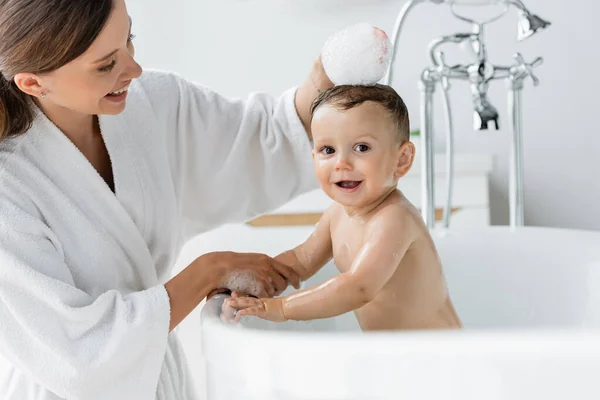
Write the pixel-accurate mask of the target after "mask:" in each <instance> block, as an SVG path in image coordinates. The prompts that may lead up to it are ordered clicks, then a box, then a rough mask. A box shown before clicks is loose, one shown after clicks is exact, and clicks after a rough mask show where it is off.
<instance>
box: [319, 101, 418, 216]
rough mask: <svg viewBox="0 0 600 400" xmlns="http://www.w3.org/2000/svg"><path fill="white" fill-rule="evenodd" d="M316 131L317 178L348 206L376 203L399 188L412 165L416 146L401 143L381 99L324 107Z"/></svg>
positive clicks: (326, 188) (338, 199)
mask: <svg viewBox="0 0 600 400" xmlns="http://www.w3.org/2000/svg"><path fill="white" fill-rule="evenodd" d="M311 130H312V134H313V141H314V148H313V160H314V165H315V172H316V176H317V179H318V180H319V183H320V185H321V188H322V189H323V191H324V192H325V193H326V194H327V195H328V196H329V197H330V198H332V199H333V200H334V201H336V202H338V203H340V204H342V205H343V206H346V207H352V208H361V207H366V206H368V205H369V204H372V203H374V202H377V201H378V200H379V199H381V197H382V196H385V195H387V194H388V193H389V192H390V190H393V189H395V188H396V186H397V184H398V179H399V178H400V176H402V175H403V174H404V173H406V172H407V171H408V169H409V168H410V164H412V155H413V154H414V145H413V144H412V143H410V142H407V143H405V144H404V145H402V146H400V143H399V142H398V140H397V139H396V137H395V135H396V129H395V126H394V123H393V121H392V119H391V117H390V116H389V115H388V113H387V112H386V111H385V110H384V109H383V108H382V107H381V106H379V105H378V104H376V103H373V102H365V103H362V104H361V105H359V106H357V107H354V108H351V109H349V110H345V111H343V110H338V109H336V108H335V107H333V106H329V105H325V106H322V107H320V108H319V109H317V111H316V113H315V115H314V117H313V121H312V125H311ZM407 152H408V153H410V157H409V160H408V159H407V158H406V154H407ZM407 163H408V165H407Z"/></svg>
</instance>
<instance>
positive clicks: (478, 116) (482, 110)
mask: <svg viewBox="0 0 600 400" xmlns="http://www.w3.org/2000/svg"><path fill="white" fill-rule="evenodd" d="M473 107H474V111H473V129H475V130H478V131H481V130H487V129H489V128H493V129H495V130H498V129H500V126H499V125H498V111H497V110H496V108H495V107H494V106H493V105H491V104H490V102H489V101H488V100H487V96H486V94H485V93H479V94H477V95H474V96H473ZM492 123H493V127H492V126H490V125H491V124H492Z"/></svg>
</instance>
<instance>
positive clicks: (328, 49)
mask: <svg viewBox="0 0 600 400" xmlns="http://www.w3.org/2000/svg"><path fill="white" fill-rule="evenodd" d="M391 53H392V44H391V42H390V39H389V38H388V36H387V35H386V33H385V32H384V31H382V30H381V29H379V28H376V27H374V26H373V25H370V24H368V23H360V24H356V25H352V26H350V27H348V28H346V29H343V30H341V31H339V32H337V33H335V34H334V35H333V36H331V37H330V38H329V39H328V40H327V42H326V43H325V45H324V46H323V50H322V52H321V62H322V63H323V68H324V69H325V73H327V76H328V77H329V79H330V80H331V82H333V83H334V84H335V85H374V84H376V83H377V82H378V81H379V80H381V79H382V78H383V77H384V75H385V74H386V72H387V70H388V68H389V66H390V63H391Z"/></svg>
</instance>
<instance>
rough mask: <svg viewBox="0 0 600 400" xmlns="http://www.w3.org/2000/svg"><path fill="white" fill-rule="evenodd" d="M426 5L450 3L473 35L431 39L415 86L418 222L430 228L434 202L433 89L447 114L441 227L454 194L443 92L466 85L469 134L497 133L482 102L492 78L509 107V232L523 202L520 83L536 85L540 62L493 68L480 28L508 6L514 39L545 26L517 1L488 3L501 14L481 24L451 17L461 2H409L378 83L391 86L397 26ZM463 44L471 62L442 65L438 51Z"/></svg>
mask: <svg viewBox="0 0 600 400" xmlns="http://www.w3.org/2000/svg"><path fill="white" fill-rule="evenodd" d="M425 2H430V3H434V4H449V5H450V8H451V11H452V13H453V14H454V16H455V17H457V18H459V19H461V20H463V21H465V22H468V23H470V24H471V25H472V32H467V33H455V34H453V35H447V36H441V37H438V38H436V39H434V40H433V41H432V42H431V44H430V45H429V53H430V58H431V61H432V63H433V65H432V66H429V67H426V68H425V69H424V70H423V72H422V73H421V79H420V82H419V87H420V90H421V136H422V139H421V142H422V145H423V149H422V150H423V151H422V157H421V163H422V171H423V174H422V185H421V204H422V206H421V212H422V215H423V219H424V220H425V223H426V224H427V226H428V227H429V228H433V227H434V226H435V208H434V207H435V202H434V199H435V197H434V182H433V179H434V163H433V109H432V104H433V93H434V91H435V87H436V85H437V84H438V83H439V84H440V85H441V87H442V90H443V98H442V100H443V105H444V109H445V114H446V127H447V131H446V135H447V138H446V154H447V156H446V162H447V179H446V194H447V196H446V203H445V206H444V217H443V224H444V226H445V227H448V226H449V225H450V213H451V206H452V190H453V179H454V173H453V172H454V171H453V162H454V160H453V158H454V132H453V124H452V113H451V110H450V101H449V95H448V91H449V88H450V80H452V79H458V80H465V81H468V82H469V85H470V88H471V96H472V100H473V128H474V130H487V129H495V130H497V129H499V128H500V126H499V116H498V111H497V110H496V108H495V107H494V106H493V105H492V104H491V103H490V101H489V100H488V98H487V91H488V87H489V83H490V82H491V81H492V80H496V79H506V80H507V82H508V91H509V96H508V105H509V107H508V108H509V116H510V119H511V125H510V128H511V131H512V150H511V155H510V161H511V163H510V164H511V167H510V225H511V226H512V227H516V226H522V225H523V224H524V207H523V204H524V201H523V153H522V128H521V126H522V121H521V120H522V116H521V114H522V112H521V110H522V106H521V92H522V89H523V81H524V80H525V79H526V78H527V77H531V78H532V80H533V83H534V85H538V84H539V80H538V79H537V77H536V76H535V75H534V73H533V68H534V67H537V66H539V65H540V64H541V63H542V58H541V57H538V58H537V59H535V60H534V61H533V62H532V63H527V62H525V60H524V59H523V57H522V56H521V54H519V53H516V54H515V55H514V59H515V62H514V64H513V65H510V66H500V65H493V64H492V63H490V62H489V60H488V57H487V49H486V45H485V41H484V26H485V25H486V24H488V23H490V22H492V21H495V20H497V19H498V18H500V17H502V16H503V15H504V14H505V13H506V12H507V11H508V8H509V6H511V5H512V6H515V7H517V8H518V9H519V11H520V14H521V18H520V19H519V23H518V31H517V39H518V40H523V39H525V38H528V37H529V36H531V35H532V34H533V33H535V32H536V31H538V30H539V29H542V28H545V27H547V26H548V25H549V24H550V23H549V22H547V21H545V20H543V19H541V18H540V17H538V16H537V15H534V14H532V13H531V12H529V10H528V9H527V8H526V7H525V5H524V4H523V2H522V1H520V0H489V1H487V3H490V4H493V5H501V6H502V7H503V10H502V12H501V13H499V14H498V15H495V16H493V17H492V18H489V19H487V20H486V21H475V20H473V19H472V18H467V17H466V16H463V15H460V14H458V13H457V12H456V10H455V8H454V6H455V5H456V4H457V3H460V2H459V1H457V0H411V1H408V2H407V3H406V4H405V5H404V7H403V8H402V10H401V11H400V14H399V15H398V18H397V19H396V24H395V27H394V33H393V34H392V37H391V39H392V44H393V46H392V62H391V65H390V68H389V70H388V73H387V74H386V76H385V77H384V79H383V83H384V84H387V85H391V82H392V77H393V69H392V67H393V65H394V59H395V53H396V49H397V47H398V37H399V36H400V31H401V29H402V25H403V24H404V21H405V19H406V17H407V15H408V12H409V11H410V10H411V9H412V8H413V7H414V6H415V5H416V4H419V3H425ZM463 42H468V44H469V45H470V47H471V49H472V50H473V53H474V61H473V62H472V63H470V64H467V65H460V64H459V65H453V66H450V65H448V64H446V62H445V57H444V53H443V52H442V51H439V48H440V47H441V46H442V45H444V44H448V43H454V44H461V43H463Z"/></svg>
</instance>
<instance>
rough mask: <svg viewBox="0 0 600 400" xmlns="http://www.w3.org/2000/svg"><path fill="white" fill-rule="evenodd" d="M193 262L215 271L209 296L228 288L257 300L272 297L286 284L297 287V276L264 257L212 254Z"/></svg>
mask: <svg viewBox="0 0 600 400" xmlns="http://www.w3.org/2000/svg"><path fill="white" fill-rule="evenodd" d="M195 262H197V263H199V265H201V266H202V267H201V268H209V269H211V270H212V271H214V273H215V275H214V283H213V285H214V286H213V288H215V289H216V290H213V291H212V292H211V294H216V293H218V292H219V291H220V289H228V290H230V291H238V292H241V293H244V294H250V295H253V296H256V297H273V296H276V295H278V294H280V293H282V292H283V291H284V290H285V289H286V288H287V286H288V284H292V286H294V287H295V288H296V289H298V288H300V277H299V276H298V274H297V273H296V272H295V271H294V270H293V269H292V268H290V267H288V266H287V265H284V264H282V263H281V262H279V261H277V260H275V259H273V258H271V257H269V256H267V255H265V254H258V253H235V252H214V253H208V254H205V255H203V256H200V257H199V258H197V259H196V261H195Z"/></svg>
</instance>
